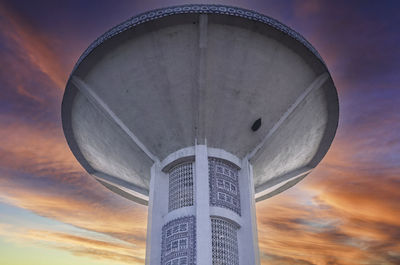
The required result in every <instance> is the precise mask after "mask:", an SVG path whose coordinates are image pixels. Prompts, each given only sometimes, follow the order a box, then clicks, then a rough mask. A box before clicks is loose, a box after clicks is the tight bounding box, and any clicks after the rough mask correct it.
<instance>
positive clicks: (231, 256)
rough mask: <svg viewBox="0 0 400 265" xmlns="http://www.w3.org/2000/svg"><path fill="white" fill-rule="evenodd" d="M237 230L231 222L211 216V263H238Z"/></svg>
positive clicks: (223, 264)
mask: <svg viewBox="0 0 400 265" xmlns="http://www.w3.org/2000/svg"><path fill="white" fill-rule="evenodd" d="M237 230H238V226H237V225H236V224H234V223H232V222H229V221H227V220H224V219H221V218H215V217H213V218H211V233H212V264H213V265H239V252H238V242H237Z"/></svg>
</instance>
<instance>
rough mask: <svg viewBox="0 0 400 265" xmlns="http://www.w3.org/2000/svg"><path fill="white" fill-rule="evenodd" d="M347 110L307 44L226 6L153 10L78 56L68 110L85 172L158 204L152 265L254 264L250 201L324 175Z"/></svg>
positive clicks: (68, 130) (151, 218)
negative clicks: (319, 172)
mask: <svg viewBox="0 0 400 265" xmlns="http://www.w3.org/2000/svg"><path fill="white" fill-rule="evenodd" d="M338 113H339V110H338V98H337V92H336V88H335V85H334V83H333V81H332V78H331V76H330V74H329V72H328V69H327V67H326V65H325V64H324V62H323V60H322V59H321V57H320V55H319V54H318V52H317V51H316V50H315V49H314V48H313V47H312V45H311V44H310V43H308V42H307V41H306V40H305V39H304V38H303V37H302V36H301V35H300V34H299V33H297V32H295V31H294V30H292V29H290V28H288V27H287V26H285V25H283V24H281V23H280V22H278V21H276V20H274V19H272V18H270V17H267V16H265V15H262V14H259V13H256V12H253V11H249V10H244V9H241V8H237V7H229V6H221V5H184V6H174V7H170V8H163V9H157V10H153V11H150V12H146V13H143V14H140V15H138V16H135V17H133V18H131V19H129V20H127V21H125V22H123V23H122V24H120V25H118V26H116V27H114V28H113V29H111V30H109V31H107V32H106V33H105V34H104V35H102V36H101V37H100V38H98V39H97V40H96V41H95V42H94V43H92V44H91V45H90V46H89V48H88V49H87V50H86V51H85V52H84V53H83V55H82V56H81V57H80V59H79V61H78V62H77V64H76V66H75V68H74V69H73V71H72V73H71V76H70V78H69V80H68V83H67V86H66V89H65V94H64V98H63V103H62V121H63V128H64V133H65V137H66V138H67V141H68V144H69V146H70V148H71V150H72V152H73V153H74V155H75V156H76V158H77V159H78V161H79V162H80V163H81V165H82V166H83V167H84V168H85V169H86V170H87V172H88V173H89V174H91V175H92V176H93V177H94V178H96V179H97V180H98V181H99V182H100V183H102V184H103V185H104V186H106V187H107V188H109V189H110V190H112V191H114V192H116V193H118V194H120V195H122V196H124V197H125V198H128V199H130V200H133V201H135V202H138V203H141V204H146V205H149V208H148V209H149V214H148V230H147V250H146V264H152V265H153V264H156V265H158V264H162V265H182V264H207V265H209V264H220V265H221V264H224V265H238V264H239V265H251V264H259V262H260V261H259V254H258V241H257V228H256V216H255V202H256V201H260V200H263V199H266V198H268V197H271V196H274V195H276V194H278V193H279V192H282V191H284V190H286V189H288V188H290V187H291V186H293V185H294V184H296V183H297V182H299V181H300V180H301V179H303V178H304V177H305V176H306V175H307V174H309V173H310V172H311V171H312V170H313V169H314V168H315V167H316V166H317V164H318V163H319V162H320V161H321V159H322V158H323V156H324V155H325V153H326V152H327V151H328V148H329V146H330V144H331V142H332V140H333V138H334V135H335V132H336V128H337V124H338ZM132 222H134V220H132Z"/></svg>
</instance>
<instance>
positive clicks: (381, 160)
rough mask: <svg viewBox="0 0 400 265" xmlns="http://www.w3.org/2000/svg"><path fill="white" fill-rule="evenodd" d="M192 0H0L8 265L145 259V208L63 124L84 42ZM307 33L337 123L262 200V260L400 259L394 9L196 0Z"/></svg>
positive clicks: (0, 128) (310, 1)
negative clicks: (330, 90)
mask: <svg viewBox="0 0 400 265" xmlns="http://www.w3.org/2000/svg"><path fill="white" fill-rule="evenodd" d="M191 2H193V3H195V2H194V1H177V0H175V1H156V0H151V1H95V3H94V1H85V2H84V1H64V2H61V1H23V0H18V1H15V0H13V1H2V2H0V58H1V59H0V66H1V71H0V264H1V265H3V264H4V265H35V264H40V265H47V264H57V265H63V264H76V265H80V264H85V265H103V264H117V265H119V264H132V265H136V264H138V265H139V264H144V258H145V248H146V226H147V207H145V206H142V205H138V204H136V203H134V202H131V201H128V200H126V199H124V198H122V197H120V196H118V195H116V194H114V193H112V192H111V191H109V190H108V189H106V188H105V187H103V186H102V185H101V184H99V183H98V182H97V181H95V180H94V178H92V177H91V176H89V175H88V174H87V173H86V171H85V170H84V169H83V168H82V167H81V166H80V164H79V163H78V162H77V160H76V159H75V157H74V156H73V154H72V153H71V151H70V149H69V148H68V146H67V143H66V140H65V137H64V135H63V131H62V125H61V114H60V111H61V100H62V95H63V92H64V88H65V84H66V82H67V79H68V75H69V73H70V72H71V71H72V68H73V66H74V63H75V62H76V61H77V60H78V58H79V56H80V55H81V54H82V52H83V51H84V50H85V49H86V47H87V46H88V45H89V44H90V43H91V42H92V41H93V40H95V39H96V38H97V37H98V36H100V35H101V34H102V33H104V32H105V31H106V30H108V29H110V28H111V27H113V26H114V25H116V24H118V23H120V22H122V21H123V20H125V19H127V18H129V17H131V16H133V15H136V14H138V13H141V12H143V11H146V10H149V9H154V8H159V7H165V6H168V5H177V4H184V3H191ZM201 2H202V3H218V4H226V5H235V6H240V7H243V8H247V9H252V10H255V11H258V12H260V13H264V14H267V15H269V16H271V17H274V18H276V19H277V20H279V21H281V22H282V23H284V24H286V25H288V26H290V27H291V28H293V29H295V30H296V31H298V32H300V33H301V34H302V35H303V36H305V38H306V39H308V40H309V41H310V42H311V43H312V44H313V45H314V46H315V47H316V49H317V50H318V51H319V53H320V54H321V56H322V58H323V59H324V60H325V62H326V64H327V66H328V68H329V70H330V72H331V74H332V78H333V80H334V81H335V85H336V87H337V89H338V94H339V102H340V122H339V128H338V131H337V135H336V138H335V140H334V142H333V144H332V147H331V149H330V150H329V152H328V154H327V155H326V157H325V158H324V159H323V160H322V162H321V164H320V165H319V166H318V167H317V168H316V169H315V170H314V171H313V172H312V173H311V174H310V175H309V176H308V177H307V178H306V179H304V180H303V181H302V182H300V183H299V184H298V185H296V186H295V187H293V188H291V189H290V190H288V191H285V192H284V193H282V194H279V195H277V196H276V197H273V198H271V199H268V200H266V201H262V202H260V203H258V204H257V220H258V239H259V246H260V256H261V263H262V264H263V265H270V264H271V265H275V264H276V265H277V264H279V265H282V264H283V265H286V264H298V265H325V264H326V265H328V264H329V265H334V264H340V265H352V264H354V265H358V264H360V265H361V264H363V265H364V264H367V265H368V264H371V265H372V264H388V265H396V264H400V203H399V202H400V86H399V83H400V72H399V69H400V49H399V43H400V30H399V29H398V27H399V25H400V16H399V15H398V11H399V10H400V2H398V1H317V0H315V1H314V0H306V1H300V0H299V1H296V0H285V1H280V0H272V1H266V0H260V1H244V0H231V1H228V0H226V1H201Z"/></svg>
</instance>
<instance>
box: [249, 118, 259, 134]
mask: <svg viewBox="0 0 400 265" xmlns="http://www.w3.org/2000/svg"><path fill="white" fill-rule="evenodd" d="M260 127H261V118H259V119H258V120H256V121H255V122H254V123H253V125H252V126H251V130H252V131H253V132H255V131H257V130H258V129H260Z"/></svg>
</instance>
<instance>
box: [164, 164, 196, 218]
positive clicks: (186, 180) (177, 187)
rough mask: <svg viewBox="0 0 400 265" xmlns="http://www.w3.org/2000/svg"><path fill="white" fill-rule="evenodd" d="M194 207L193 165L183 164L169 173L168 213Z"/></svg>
mask: <svg viewBox="0 0 400 265" xmlns="http://www.w3.org/2000/svg"><path fill="white" fill-rule="evenodd" d="M191 205H193V163H191V162H190V163H183V164H180V165H178V166H176V167H174V168H172V169H171V171H170V172H169V199H168V211H172V210H175V209H178V208H181V207H185V206H191Z"/></svg>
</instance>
